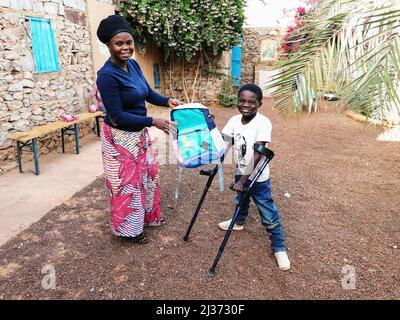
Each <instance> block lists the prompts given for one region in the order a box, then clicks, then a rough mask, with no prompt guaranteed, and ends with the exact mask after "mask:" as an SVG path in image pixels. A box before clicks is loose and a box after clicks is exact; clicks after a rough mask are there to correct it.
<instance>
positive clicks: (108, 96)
mask: <svg viewBox="0 0 400 320" xmlns="http://www.w3.org/2000/svg"><path fill="white" fill-rule="evenodd" d="M96 83H97V87H98V89H99V91H100V95H101V98H102V100H103V103H104V106H105V108H106V116H105V118H104V122H105V123H107V124H108V125H109V126H111V127H113V128H116V129H120V130H125V131H139V130H142V129H143V128H144V127H150V126H151V125H152V123H153V118H152V117H148V116H147V109H146V104H145V101H148V102H150V103H152V104H155V105H158V106H167V105H168V98H167V97H164V96H162V95H160V94H159V93H157V92H155V91H154V90H153V89H151V87H150V85H149V84H148V82H147V81H146V79H145V78H144V75H143V72H142V70H141V69H140V66H139V64H138V63H137V62H136V61H135V60H133V59H130V60H129V61H128V71H125V70H124V69H122V68H121V67H119V66H117V65H116V64H115V63H113V62H111V61H110V60H107V62H106V63H105V64H104V66H103V67H102V68H101V69H100V71H99V73H98V76H97V81H96Z"/></svg>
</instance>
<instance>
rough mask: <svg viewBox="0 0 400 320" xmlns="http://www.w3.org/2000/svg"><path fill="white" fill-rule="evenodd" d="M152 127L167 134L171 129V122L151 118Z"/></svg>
mask: <svg viewBox="0 0 400 320" xmlns="http://www.w3.org/2000/svg"><path fill="white" fill-rule="evenodd" d="M153 126H155V127H156V128H158V129H160V130H162V131H164V132H165V133H166V134H169V132H170V128H171V121H169V120H167V119H161V118H153Z"/></svg>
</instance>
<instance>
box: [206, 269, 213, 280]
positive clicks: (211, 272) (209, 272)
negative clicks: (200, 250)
mask: <svg viewBox="0 0 400 320" xmlns="http://www.w3.org/2000/svg"><path fill="white" fill-rule="evenodd" d="M207 275H208V276H209V277H210V278H214V276H215V271H214V270H210V271H208V273H207Z"/></svg>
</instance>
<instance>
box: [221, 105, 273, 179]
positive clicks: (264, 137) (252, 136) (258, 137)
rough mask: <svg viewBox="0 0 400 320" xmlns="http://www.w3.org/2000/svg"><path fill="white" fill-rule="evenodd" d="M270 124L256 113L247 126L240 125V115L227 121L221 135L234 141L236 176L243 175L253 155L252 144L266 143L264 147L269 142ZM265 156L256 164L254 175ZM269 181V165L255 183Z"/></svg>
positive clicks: (265, 118)
mask: <svg viewBox="0 0 400 320" xmlns="http://www.w3.org/2000/svg"><path fill="white" fill-rule="evenodd" d="M271 132H272V124H271V121H270V120H269V119H268V118H267V117H265V116H263V115H262V114H260V113H258V112H257V114H256V116H255V117H254V118H253V119H252V120H251V121H250V122H249V123H247V124H245V125H244V124H243V123H242V115H241V114H238V115H236V116H233V117H232V118H230V119H229V121H228V123H227V124H226V125H225V127H224V129H222V133H223V134H226V135H228V136H230V137H233V139H234V145H233V151H234V155H235V161H236V163H237V169H236V170H237V172H236V174H239V175H243V174H244V172H245V170H246V167H247V166H248V165H249V164H250V162H251V159H252V158H253V155H254V149H253V146H254V143H255V142H256V141H266V146H267V144H268V143H270V142H271ZM264 159H265V156H262V157H261V159H260V161H259V163H258V164H257V168H256V170H254V171H253V174H252V175H251V176H250V180H251V179H252V176H254V175H255V173H256V172H257V170H258V168H259V167H260V166H261V165H262V163H263V160H264ZM268 179H269V165H267V166H266V167H265V169H264V170H263V172H262V174H261V176H260V177H259V178H258V180H257V182H264V181H267V180H268Z"/></svg>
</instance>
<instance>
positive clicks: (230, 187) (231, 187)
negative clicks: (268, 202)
mask: <svg viewBox="0 0 400 320" xmlns="http://www.w3.org/2000/svg"><path fill="white" fill-rule="evenodd" d="M234 184H235V183H234V182H231V183H230V185H229V189H231V190H233V191H237V192H242V193H245V192H246V191H248V189H247V188H243V190H242V191H238V190H234V189H233V186H234Z"/></svg>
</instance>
